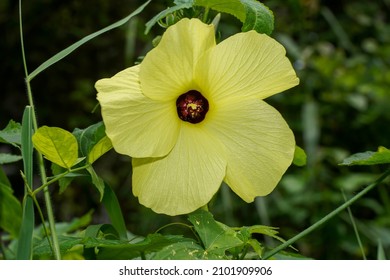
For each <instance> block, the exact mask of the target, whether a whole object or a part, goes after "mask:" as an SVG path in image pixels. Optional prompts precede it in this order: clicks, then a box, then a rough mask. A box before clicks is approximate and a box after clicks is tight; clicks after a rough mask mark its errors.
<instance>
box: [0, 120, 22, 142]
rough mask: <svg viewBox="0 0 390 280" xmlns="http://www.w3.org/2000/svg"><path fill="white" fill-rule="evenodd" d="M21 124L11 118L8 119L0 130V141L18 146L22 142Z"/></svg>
mask: <svg viewBox="0 0 390 280" xmlns="http://www.w3.org/2000/svg"><path fill="white" fill-rule="evenodd" d="M21 136H22V126H21V124H20V123H17V122H15V121H13V120H10V121H9V122H8V124H7V126H6V127H5V128H4V129H2V130H0V142H1V143H7V144H12V145H14V146H18V145H19V146H20V145H21V144H22V140H21V139H22V138H21Z"/></svg>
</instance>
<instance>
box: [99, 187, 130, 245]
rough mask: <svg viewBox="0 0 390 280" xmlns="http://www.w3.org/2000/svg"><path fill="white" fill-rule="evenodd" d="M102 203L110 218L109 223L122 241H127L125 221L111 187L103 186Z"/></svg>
mask: <svg viewBox="0 0 390 280" xmlns="http://www.w3.org/2000/svg"><path fill="white" fill-rule="evenodd" d="M102 203H103V205H104V207H105V208H106V211H107V214H108V216H109V217H110V220H111V223H112V225H113V226H114V228H115V229H116V230H117V232H118V234H119V238H120V239H122V240H126V239H127V229H126V223H125V219H124V217H123V214H122V210H121V208H120V204H119V201H118V198H117V197H116V195H115V193H114V191H113V190H112V189H111V187H110V186H109V185H107V184H105V188H104V195H103V200H102Z"/></svg>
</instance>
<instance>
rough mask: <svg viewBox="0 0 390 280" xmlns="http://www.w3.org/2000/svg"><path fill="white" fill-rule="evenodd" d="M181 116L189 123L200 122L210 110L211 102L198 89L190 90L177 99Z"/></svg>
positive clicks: (178, 112) (178, 111) (177, 106)
mask: <svg viewBox="0 0 390 280" xmlns="http://www.w3.org/2000/svg"><path fill="white" fill-rule="evenodd" d="M176 108H177V114H178V116H179V118H180V119H181V120H183V121H185V122H189V123H194V124H195V123H200V122H201V121H203V120H204V119H205V117H206V113H207V112H208V110H209V102H208V101H207V99H206V98H205V97H204V96H203V95H202V94H201V93H200V92H199V91H196V90H190V91H188V92H186V93H184V94H182V95H180V96H179V97H178V98H177V100H176Z"/></svg>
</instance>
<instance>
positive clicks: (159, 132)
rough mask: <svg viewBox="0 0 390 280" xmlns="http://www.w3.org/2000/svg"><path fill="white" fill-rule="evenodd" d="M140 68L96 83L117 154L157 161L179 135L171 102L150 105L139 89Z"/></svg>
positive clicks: (103, 113)
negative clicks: (151, 158) (150, 158)
mask: <svg viewBox="0 0 390 280" xmlns="http://www.w3.org/2000/svg"><path fill="white" fill-rule="evenodd" d="M138 73H139V66H134V67H131V68H127V69H126V70H123V71H121V72H119V73H118V74H116V75H115V76H114V77H112V78H110V79H102V80H99V81H97V82H96V85H95V87H96V89H97V91H98V96H97V99H98V100H99V102H100V105H101V110H102V116H103V121H104V124H105V126H106V134H107V136H108V137H109V138H110V139H111V141H112V144H113V147H114V148H115V150H116V151H117V152H118V153H121V154H126V155H129V156H132V157H160V156H165V155H166V154H168V153H169V151H170V150H171V149H172V147H173V146H174V145H175V143H176V139H177V136H178V133H179V124H180V123H179V122H180V120H179V118H178V117H177V112H176V106H175V103H174V102H165V101H159V102H156V101H153V100H151V99H149V98H147V97H145V96H144V95H143V94H142V92H141V89H140V86H139V79H138Z"/></svg>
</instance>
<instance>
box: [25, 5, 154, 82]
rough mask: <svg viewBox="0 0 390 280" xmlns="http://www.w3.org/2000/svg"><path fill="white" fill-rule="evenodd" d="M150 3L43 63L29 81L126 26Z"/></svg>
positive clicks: (28, 78)
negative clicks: (84, 47) (83, 46)
mask: <svg viewBox="0 0 390 280" xmlns="http://www.w3.org/2000/svg"><path fill="white" fill-rule="evenodd" d="M150 1H151V0H149V1H147V2H145V3H144V4H143V5H141V6H140V7H139V8H138V9H136V10H135V11H134V12H132V13H131V14H130V15H128V16H127V17H125V18H123V19H121V20H119V21H117V22H115V23H113V24H111V25H109V26H107V27H105V28H103V29H100V30H99V31H96V32H94V33H92V34H90V35H88V36H85V37H84V38H83V39H81V40H79V41H77V42H76V43H74V44H72V45H71V46H69V47H67V48H66V49H64V50H62V51H60V52H59V53H57V54H56V55H54V56H52V57H51V58H49V59H48V60H46V61H45V62H44V63H42V64H41V65H40V66H39V67H38V68H37V69H35V70H34V71H33V72H31V73H30V75H28V76H27V80H29V81H31V80H32V79H33V78H34V77H35V76H36V75H38V74H39V73H41V72H42V71H44V70H46V69H47V68H49V67H50V66H52V65H53V64H54V63H56V62H58V61H60V60H61V59H63V58H65V57H66V56H68V55H69V54H71V53H72V52H73V51H75V50H76V49H77V48H78V47H80V46H82V45H84V44H85V43H87V42H88V41H90V40H92V39H93V38H95V37H97V36H99V35H101V34H103V33H105V32H107V31H110V30H112V29H115V28H117V27H120V26H122V25H124V24H126V23H127V22H128V21H129V20H130V19H131V18H132V17H134V16H136V15H137V14H139V13H140V12H142V10H143V9H144V8H145V7H146V6H147V5H148V4H149V3H150Z"/></svg>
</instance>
